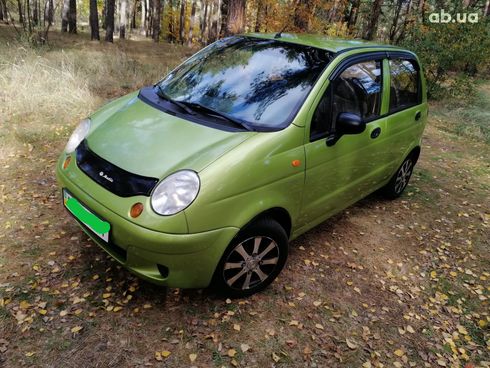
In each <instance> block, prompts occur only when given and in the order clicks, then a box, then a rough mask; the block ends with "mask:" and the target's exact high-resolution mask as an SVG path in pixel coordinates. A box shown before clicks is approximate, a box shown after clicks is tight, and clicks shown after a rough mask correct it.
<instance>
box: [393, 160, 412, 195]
mask: <svg viewBox="0 0 490 368" xmlns="http://www.w3.org/2000/svg"><path fill="white" fill-rule="evenodd" d="M412 169H413V165H412V160H410V159H408V160H405V162H404V163H403V165H402V166H401V167H400V170H398V174H397V176H396V181H395V192H396V193H397V194H399V193H401V192H402V191H403V189H405V187H406V186H407V184H408V181H409V180H410V176H411V175H412Z"/></svg>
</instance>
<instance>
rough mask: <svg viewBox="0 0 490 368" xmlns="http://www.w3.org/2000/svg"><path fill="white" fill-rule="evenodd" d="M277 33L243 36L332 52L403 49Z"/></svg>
mask: <svg viewBox="0 0 490 368" xmlns="http://www.w3.org/2000/svg"><path fill="white" fill-rule="evenodd" d="M277 35H278V34H277V33H247V34H245V36H249V37H257V38H265V39H277V40H281V41H283V42H290V43H296V44H300V45H305V46H312V47H316V48H320V49H324V50H328V51H331V52H334V53H340V52H345V51H348V50H353V49H363V48H379V49H380V51H382V50H383V49H385V50H398V51H405V50H404V49H402V48H400V47H397V46H392V45H385V44H382V43H376V42H369V41H365V40H359V39H341V38H334V37H329V36H325V35H321V34H307V33H281V34H280V36H279V37H278V36H277Z"/></svg>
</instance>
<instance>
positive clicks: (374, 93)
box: [310, 61, 382, 138]
mask: <svg viewBox="0 0 490 368" xmlns="http://www.w3.org/2000/svg"><path fill="white" fill-rule="evenodd" d="M381 75H382V74H381V62H380V61H366V62H362V63H358V64H354V65H352V66H350V67H348V68H347V69H345V70H344V71H343V72H342V73H341V74H340V76H339V77H337V78H336V79H335V80H334V81H332V82H331V84H330V86H329V87H328V89H327V91H326V93H325V95H324V96H323V97H322V100H321V101H320V103H319V105H318V107H317V109H316V110H315V113H314V116H313V121H312V124H311V129H310V131H311V133H310V136H311V137H312V138H318V137H320V136H324V135H325V134H326V133H327V132H329V131H331V130H332V129H333V128H334V125H335V122H336V121H337V116H338V115H339V114H340V113H342V112H350V113H354V114H357V115H359V116H360V117H361V118H363V119H372V118H375V117H376V116H379V113H380V108H381V91H382V81H381Z"/></svg>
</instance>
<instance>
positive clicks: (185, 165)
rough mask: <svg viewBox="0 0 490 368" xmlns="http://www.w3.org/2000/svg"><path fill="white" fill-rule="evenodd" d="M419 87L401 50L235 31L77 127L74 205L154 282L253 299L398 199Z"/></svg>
mask: <svg viewBox="0 0 490 368" xmlns="http://www.w3.org/2000/svg"><path fill="white" fill-rule="evenodd" d="M425 90H426V87H425V81H424V78H423V73H422V69H421V66H420V64H419V61H418V59H417V57H416V55H414V54H413V53H412V52H409V51H406V50H403V49H400V48H397V47H391V46H383V45H376V44H371V43H364V42H360V41H343V40H336V39H328V38H324V37H322V36H313V35H294V34H276V35H274V34H250V35H243V36H236V37H230V38H226V39H223V40H220V41H217V42H215V43H213V44H212V45H210V46H208V47H206V48H205V49H203V50H202V51H200V52H198V53H197V54H195V55H194V56H192V57H191V58H190V59H188V60H186V61H185V62H184V63H183V64H181V65H180V66H178V67H177V68H176V69H175V70H173V71H172V72H171V73H170V74H169V75H167V76H166V77H165V79H163V80H161V81H160V82H158V83H156V84H155V85H154V86H151V87H147V88H143V89H141V90H139V91H137V92H134V93H131V94H129V95H127V96H124V97H121V98H119V99H117V100H115V101H112V102H110V103H109V104H107V105H106V106H104V107H103V108H101V109H100V110H99V111H97V112H95V113H94V114H93V115H92V116H90V118H89V119H86V120H83V121H82V122H81V123H80V125H79V126H78V127H77V128H76V129H75V131H74V132H73V135H72V136H71V137H70V139H69V141H68V143H67V145H66V149H65V151H64V152H63V153H62V154H61V157H60V159H59V162H58V164H57V177H58V180H59V183H60V185H61V188H62V195H63V199H64V205H65V206H66V207H67V209H68V210H69V211H70V213H71V214H73V216H74V217H75V219H76V220H77V221H78V222H79V224H80V225H81V227H82V228H83V230H84V231H85V232H86V233H87V234H88V235H89V236H90V237H91V238H92V239H93V240H94V241H95V242H97V243H98V244H99V245H100V246H101V247H102V248H103V249H104V250H105V251H106V252H108V253H109V254H110V255H111V256H112V257H113V258H115V259H116V260H117V261H118V262H119V263H120V264H122V265H123V266H124V267H126V268H127V269H128V270H130V271H131V272H133V273H135V274H136V275H139V276H140V277H142V278H144V279H146V280H148V281H151V282H154V283H157V284H160V285H166V286H170V287H181V288H198V287H199V288H200V287H207V286H209V285H214V286H216V287H217V288H219V289H220V290H222V291H224V292H225V293H227V294H229V295H233V296H246V295H250V294H252V293H254V292H257V291H259V290H261V289H263V288H264V287H266V286H267V285H268V284H270V283H271V282H272V281H273V280H274V279H275V278H276V276H277V275H278V274H279V272H280V271H281V269H282V268H283V266H284V264H285V262H286V258H287V256H288V243H289V241H290V240H292V239H294V238H296V237H298V236H299V235H300V234H302V233H304V232H305V231H307V230H308V229H311V228H312V227H314V226H315V225H317V224H319V223H321V222H322V221H324V220H325V219H327V218H328V217H330V216H332V215H333V214H335V213H337V212H339V211H341V210H342V209H344V208H346V207H347V206H349V205H351V204H353V203H354V202H356V201H358V200H359V199H361V198H363V197H365V196H367V195H368V194H370V193H372V192H374V191H376V190H379V189H381V190H382V191H383V192H384V193H385V194H386V195H387V196H388V197H390V198H396V197H398V196H399V195H400V194H401V193H402V192H403V190H404V189H405V187H406V186H407V184H408V181H409V179H410V175H411V173H412V170H413V167H414V165H415V163H416V162H417V159H418V157H419V154H420V142H421V136H422V132H423V130H424V126H425V123H426V118H427V98H426V92H425Z"/></svg>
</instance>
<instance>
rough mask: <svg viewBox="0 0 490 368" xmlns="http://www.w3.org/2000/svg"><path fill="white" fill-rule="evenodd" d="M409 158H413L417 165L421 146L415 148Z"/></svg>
mask: <svg viewBox="0 0 490 368" xmlns="http://www.w3.org/2000/svg"><path fill="white" fill-rule="evenodd" d="M408 156H412V157H413V161H414V162H413V164H414V165H415V164H416V163H417V161H418V159H419V157H420V146H416V147H414V148H413V149H412V150H411V151H410V153H409V154H408Z"/></svg>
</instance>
